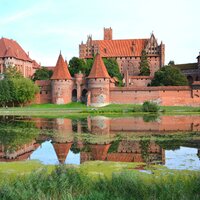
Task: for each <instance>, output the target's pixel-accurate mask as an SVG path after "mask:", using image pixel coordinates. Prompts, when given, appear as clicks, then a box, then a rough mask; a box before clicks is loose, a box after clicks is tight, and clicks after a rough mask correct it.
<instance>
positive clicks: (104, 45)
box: [79, 28, 165, 76]
mask: <svg viewBox="0 0 200 200" xmlns="http://www.w3.org/2000/svg"><path fill="white" fill-rule="evenodd" d="M142 50H145V51H146V53H147V57H148V61H149V67H150V76H154V73H155V72H156V71H158V70H159V69H160V67H162V66H163V65H164V62H165V45H164V44H163V43H162V42H161V44H160V45H158V42H157V40H156V38H155V36H154V34H153V33H152V34H151V36H150V38H145V39H123V40H121V39H120V40H113V36H112V28H104V40H93V39H92V35H89V36H88V38H87V42H86V44H83V42H82V43H81V44H80V45H79V57H80V58H83V59H90V58H93V57H94V55H96V53H97V52H99V53H100V54H101V56H102V57H103V58H114V59H116V61H117V63H118V65H119V69H120V72H121V73H122V74H123V75H124V74H126V73H127V71H128V74H129V76H138V74H139V72H140V70H139V65H140V61H141V54H142Z"/></svg>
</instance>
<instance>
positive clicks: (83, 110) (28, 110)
mask: <svg viewBox="0 0 200 200" xmlns="http://www.w3.org/2000/svg"><path fill="white" fill-rule="evenodd" d="M159 113H161V114H200V107H186V106H160V110H159ZM88 114H94V115H96V114H108V115H109V114H111V115H115V114H116V115H117V114H120V115H121V114H132V115H138V114H146V112H143V110H142V105H132V104H110V105H108V106H104V107H100V108H94V107H87V106H86V105H85V104H82V103H69V104H65V105H55V104H41V105H31V106H26V107H8V108H0V115H24V116H55V117H56V116H57V117H62V116H63V117H65V116H70V115H78V116H80V115H83V116H84V115H88Z"/></svg>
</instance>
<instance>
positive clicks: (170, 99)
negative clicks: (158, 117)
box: [110, 86, 200, 106]
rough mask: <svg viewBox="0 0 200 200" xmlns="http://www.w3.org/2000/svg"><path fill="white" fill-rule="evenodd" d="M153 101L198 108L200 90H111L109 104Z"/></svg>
mask: <svg viewBox="0 0 200 200" xmlns="http://www.w3.org/2000/svg"><path fill="white" fill-rule="evenodd" d="M144 101H154V102H156V103H158V104H160V105H163V106H200V90H198V89H195V90H192V89H191V88H190V87H189V86H163V87H129V88H127V87H126V88H111V89H110V103H117V104H142V103H143V102H144Z"/></svg>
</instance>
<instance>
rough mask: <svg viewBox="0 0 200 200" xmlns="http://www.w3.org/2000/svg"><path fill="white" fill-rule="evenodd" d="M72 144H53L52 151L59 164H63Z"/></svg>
mask: <svg viewBox="0 0 200 200" xmlns="http://www.w3.org/2000/svg"><path fill="white" fill-rule="evenodd" d="M71 146H72V143H71V142H70V143H53V147H54V150H55V152H56V155H57V158H58V160H59V162H60V163H61V164H64V163H65V160H66V158H67V155H68V153H69V150H70V148H71Z"/></svg>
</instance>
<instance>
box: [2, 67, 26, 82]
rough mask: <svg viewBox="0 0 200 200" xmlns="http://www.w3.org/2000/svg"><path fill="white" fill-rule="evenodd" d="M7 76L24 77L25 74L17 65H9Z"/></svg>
mask: <svg viewBox="0 0 200 200" xmlns="http://www.w3.org/2000/svg"><path fill="white" fill-rule="evenodd" d="M5 78H6V79H12V78H23V75H22V73H21V72H20V71H19V70H17V68H16V67H13V66H9V67H8V68H7V69H6V71H5Z"/></svg>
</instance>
